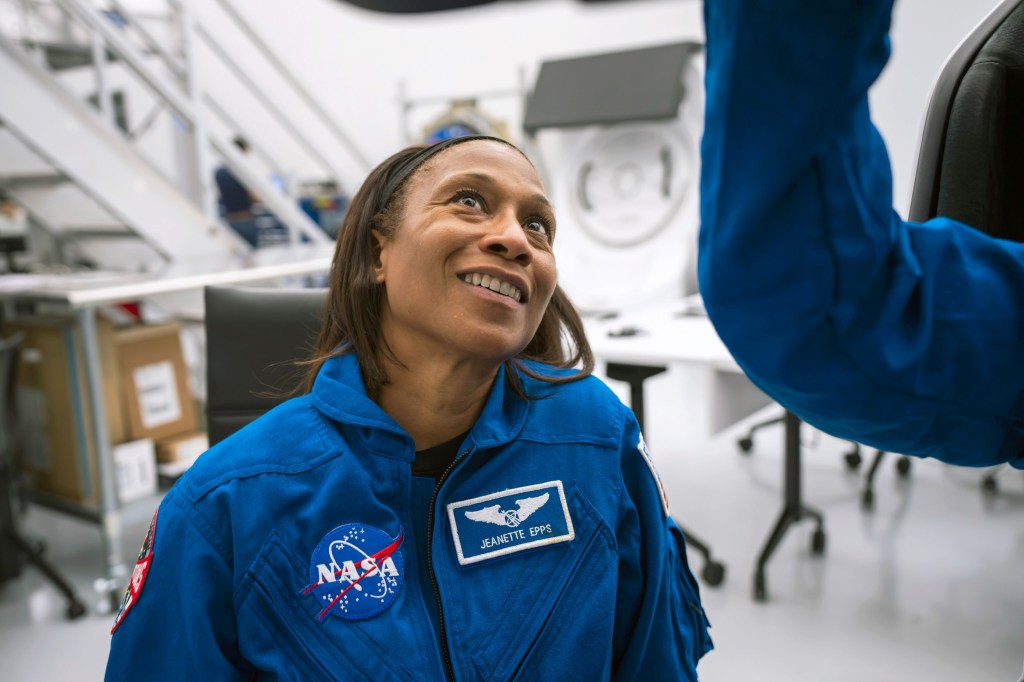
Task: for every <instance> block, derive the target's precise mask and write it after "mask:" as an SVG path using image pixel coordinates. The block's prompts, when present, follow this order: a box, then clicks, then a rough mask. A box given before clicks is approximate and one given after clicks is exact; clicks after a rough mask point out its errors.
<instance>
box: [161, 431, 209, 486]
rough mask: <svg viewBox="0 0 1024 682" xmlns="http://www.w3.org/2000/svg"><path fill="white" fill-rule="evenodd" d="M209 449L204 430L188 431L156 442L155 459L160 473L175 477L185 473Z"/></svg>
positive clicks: (207, 438)
mask: <svg viewBox="0 0 1024 682" xmlns="http://www.w3.org/2000/svg"><path fill="white" fill-rule="evenodd" d="M209 449H210V438H209V436H208V435H207V433H206V431H190V432H188V433H182V434H179V435H177V436H171V437H170V438H164V439H163V440H160V441H157V443H156V461H157V462H158V463H159V464H158V469H159V471H160V474H161V475H163V476H169V477H172V478H173V477H176V476H180V475H181V474H183V473H185V471H186V470H187V469H188V468H189V467H190V466H192V463H193V462H195V461H196V458H197V457H199V455H201V454H203V453H204V452H206V451H207V450H209Z"/></svg>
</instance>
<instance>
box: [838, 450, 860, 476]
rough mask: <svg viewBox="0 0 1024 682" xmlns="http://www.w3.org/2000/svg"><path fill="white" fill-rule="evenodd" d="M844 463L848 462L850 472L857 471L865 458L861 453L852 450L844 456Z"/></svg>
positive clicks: (847, 466)
mask: <svg viewBox="0 0 1024 682" xmlns="http://www.w3.org/2000/svg"><path fill="white" fill-rule="evenodd" d="M843 461H844V462H846V468H847V469H848V470H850V471H856V470H857V469H859V468H860V463H861V462H862V461H863V458H862V457H861V456H860V453H859V452H857V451H856V450H851V451H850V452H847V453H846V454H845V455H843Z"/></svg>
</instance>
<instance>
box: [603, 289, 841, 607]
mask: <svg viewBox="0 0 1024 682" xmlns="http://www.w3.org/2000/svg"><path fill="white" fill-rule="evenodd" d="M584 324H585V326H586V329H587V338H588V339H589V340H590V344H591V347H592V348H593V350H594V355H595V357H596V358H597V359H598V360H600V361H603V362H605V363H606V364H607V365H608V367H609V370H610V371H609V373H608V374H609V377H610V378H620V379H622V380H625V381H628V382H630V386H631V393H632V406H633V409H634V411H635V412H636V414H637V421H639V422H640V426H641V428H643V425H644V424H643V389H642V384H643V380H644V379H645V378H647V377H649V376H654V375H655V374H658V373H660V372H662V371H664V370H665V369H666V368H667V365H673V364H701V365H705V366H707V367H709V368H710V369H711V370H712V371H714V372H715V375H716V379H715V381H713V382H712V384H711V394H710V396H709V400H710V402H711V406H710V407H711V413H710V416H711V422H712V423H711V431H712V432H716V431H717V430H718V429H720V428H722V427H724V426H726V425H729V424H733V423H735V422H736V421H738V420H739V419H742V418H743V417H746V416H748V415H750V414H753V412H754V411H756V410H757V409H760V408H761V407H764V406H766V405H768V404H769V403H770V402H771V400H770V399H769V398H768V397H767V396H765V395H764V394H762V393H760V391H757V389H756V388H754V386H753V384H751V383H750V382H749V380H747V379H746V377H745V376H744V375H743V372H742V370H741V369H740V368H739V366H738V365H737V364H736V362H735V360H733V358H732V356H731V355H730V354H729V351H728V349H727V348H726V347H725V344H723V343H722V341H721V339H719V337H718V334H717V333H716V332H715V329H714V327H713V326H712V325H711V321H710V320H709V319H708V318H707V316H705V315H704V314H703V312H702V308H701V306H700V304H699V300H698V299H690V300H682V301H676V302H674V303H668V304H661V305H657V306H653V307H651V308H647V309H643V310H637V311H629V312H626V313H623V314H620V315H617V316H615V317H611V318H605V319H600V318H596V319H595V318H590V319H585V322H584ZM616 365H618V367H616ZM785 429H786V446H785V457H784V467H785V477H784V486H783V500H782V510H781V512H780V514H779V517H778V520H777V521H776V523H775V526H774V527H773V528H772V530H771V533H770V534H769V536H768V539H767V540H766V542H765V545H764V548H763V549H762V551H761V554H760V556H759V558H758V561H757V567H756V569H755V571H754V583H753V594H754V598H755V599H756V600H758V601H764V600H765V599H767V587H766V580H765V568H766V566H767V563H768V560H769V559H770V558H771V555H772V553H773V552H774V551H775V549H776V547H777V546H778V544H779V542H780V541H781V540H782V537H783V535H785V532H786V530H787V529H788V528H789V526H791V525H792V524H793V523H795V522H797V521H800V520H803V519H805V518H810V519H813V520H815V521H816V523H817V529H816V530H815V532H814V535H813V537H812V543H811V551H812V552H813V553H814V554H822V553H824V551H825V532H824V527H823V526H824V519H823V517H822V515H821V514H820V513H819V512H818V511H816V510H814V509H811V508H810V507H807V506H806V505H804V504H803V501H802V498H801V490H800V420H799V418H797V417H796V416H795V415H793V414H792V413H790V412H788V411H787V412H786V414H785ZM686 535H687V539H688V540H691V543H690V544H691V545H694V546H695V548H696V549H698V550H699V551H700V552H701V553H702V554H703V555H704V556H705V559H706V560H707V561H708V562H711V561H712V560H711V556H710V550H709V549H708V547H707V546H706V544H705V543H703V542H701V541H699V540H698V541H696V542H694V541H693V540H692V539H691V537H690V534H689V533H686ZM705 579H707V576H705ZM708 582H709V583H710V584H712V585H714V584H716V583H715V581H713V580H708Z"/></svg>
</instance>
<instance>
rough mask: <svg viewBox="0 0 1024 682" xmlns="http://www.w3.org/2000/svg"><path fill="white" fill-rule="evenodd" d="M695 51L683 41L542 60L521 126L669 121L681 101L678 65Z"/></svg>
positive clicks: (693, 47)
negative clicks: (622, 50)
mask: <svg viewBox="0 0 1024 682" xmlns="http://www.w3.org/2000/svg"><path fill="white" fill-rule="evenodd" d="M700 49H701V46H700V45H698V44H696V43H691V42H684V43H672V44H670V45H659V46H657V47H647V48H641V49H637V50H626V51H624V52H610V53H605V54H598V55H591V56H587V57H574V58H571V59H562V60H556V61H548V62H544V63H543V64H541V67H540V73H539V74H538V75H537V83H536V85H535V86H534V89H533V93H532V94H531V95H530V97H529V98H528V99H527V102H526V113H525V115H524V120H523V127H524V128H525V129H526V130H527V131H528V132H533V131H535V130H537V129H539V128H570V127H576V126H586V125H595V124H609V123H623V122H627V121H658V120H665V119H673V118H675V117H676V116H677V115H678V113H679V104H680V103H681V102H682V101H683V95H684V90H683V81H682V72H683V67H684V66H685V64H686V60H687V59H688V58H689V57H690V55H692V54H694V53H695V52H697V51H699V50H700Z"/></svg>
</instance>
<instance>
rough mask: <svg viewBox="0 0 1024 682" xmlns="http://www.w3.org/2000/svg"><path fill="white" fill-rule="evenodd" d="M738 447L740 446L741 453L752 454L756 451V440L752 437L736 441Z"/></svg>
mask: <svg viewBox="0 0 1024 682" xmlns="http://www.w3.org/2000/svg"><path fill="white" fill-rule="evenodd" d="M736 445H738V446H739V448H740V451H741V452H750V451H751V450H753V449H754V439H753V438H751V437H750V436H745V437H743V438H740V439H739V440H738V441H736Z"/></svg>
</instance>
